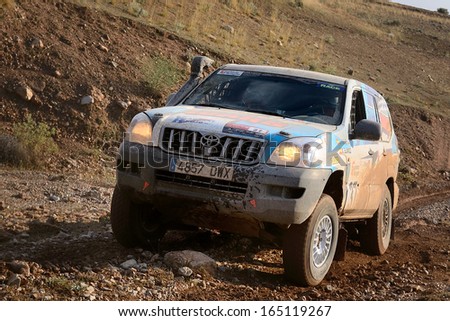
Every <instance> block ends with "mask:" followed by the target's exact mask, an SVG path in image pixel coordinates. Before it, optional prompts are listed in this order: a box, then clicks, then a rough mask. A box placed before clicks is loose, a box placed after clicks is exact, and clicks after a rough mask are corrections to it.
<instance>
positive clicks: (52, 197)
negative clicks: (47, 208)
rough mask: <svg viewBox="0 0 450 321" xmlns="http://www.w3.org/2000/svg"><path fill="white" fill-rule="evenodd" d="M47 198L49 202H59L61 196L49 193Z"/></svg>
mask: <svg viewBox="0 0 450 321" xmlns="http://www.w3.org/2000/svg"><path fill="white" fill-rule="evenodd" d="M48 200H49V201H51V202H59V201H60V200H61V198H60V197H59V196H56V195H53V194H50V196H49V197H48Z"/></svg>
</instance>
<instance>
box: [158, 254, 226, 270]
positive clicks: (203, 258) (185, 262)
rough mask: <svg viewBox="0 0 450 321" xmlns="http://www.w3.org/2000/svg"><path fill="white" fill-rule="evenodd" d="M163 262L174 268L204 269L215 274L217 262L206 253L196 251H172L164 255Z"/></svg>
mask: <svg viewBox="0 0 450 321" xmlns="http://www.w3.org/2000/svg"><path fill="white" fill-rule="evenodd" d="M164 263H165V264H166V265H167V266H169V267H170V268H172V269H174V270H178V269H179V268H182V267H189V268H190V269H192V270H193V271H206V272H208V273H209V274H215V272H216V269H217V263H216V261H215V260H214V259H212V258H210V257H209V256H207V255H206V254H203V253H201V252H197V251H190V250H185V251H173V252H169V253H167V254H166V255H164Z"/></svg>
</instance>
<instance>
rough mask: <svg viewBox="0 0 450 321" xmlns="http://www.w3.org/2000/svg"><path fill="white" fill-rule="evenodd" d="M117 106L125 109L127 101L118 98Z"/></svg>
mask: <svg viewBox="0 0 450 321" xmlns="http://www.w3.org/2000/svg"><path fill="white" fill-rule="evenodd" d="M116 103H117V106H119V107H120V109H123V110H125V109H127V108H128V103H127V102H125V101H122V100H118V101H117V102H116Z"/></svg>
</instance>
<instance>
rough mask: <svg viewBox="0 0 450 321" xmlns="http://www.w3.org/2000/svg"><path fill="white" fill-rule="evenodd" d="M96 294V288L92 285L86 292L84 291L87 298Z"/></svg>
mask: <svg viewBox="0 0 450 321" xmlns="http://www.w3.org/2000/svg"><path fill="white" fill-rule="evenodd" d="M94 292H95V288H94V287H93V286H92V285H89V286H88V287H87V288H86V289H85V290H84V295H85V296H86V295H87V296H90V295H91V294H93V293H94Z"/></svg>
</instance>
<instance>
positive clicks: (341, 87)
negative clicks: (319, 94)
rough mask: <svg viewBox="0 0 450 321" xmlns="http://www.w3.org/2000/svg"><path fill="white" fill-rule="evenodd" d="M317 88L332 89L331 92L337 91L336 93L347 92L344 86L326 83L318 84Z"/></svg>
mask: <svg viewBox="0 0 450 321" xmlns="http://www.w3.org/2000/svg"><path fill="white" fill-rule="evenodd" d="M317 87H320V88H325V89H330V90H336V91H345V87H344V86H339V85H334V84H330V83H325V82H319V83H317Z"/></svg>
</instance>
